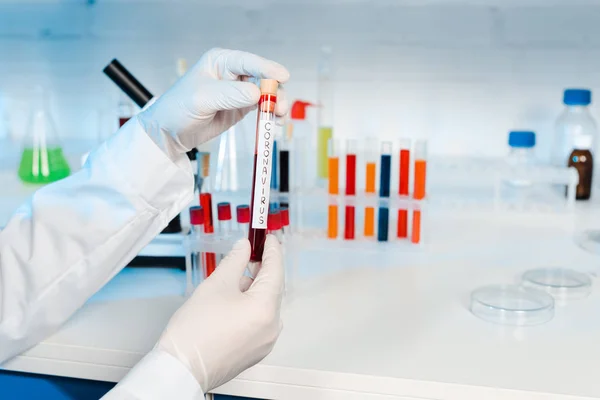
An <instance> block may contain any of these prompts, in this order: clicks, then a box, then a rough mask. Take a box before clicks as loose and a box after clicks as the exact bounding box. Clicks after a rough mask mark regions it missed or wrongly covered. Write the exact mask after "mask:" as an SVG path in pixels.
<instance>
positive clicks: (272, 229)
mask: <svg viewBox="0 0 600 400" xmlns="http://www.w3.org/2000/svg"><path fill="white" fill-rule="evenodd" d="M281 228H282V224H281V212H280V211H279V209H278V208H274V209H272V210H271V211H269V216H268V218H267V233H268V234H270V235H274V236H275V237H276V238H277V240H278V241H279V243H282V242H283V232H282V231H281Z"/></svg>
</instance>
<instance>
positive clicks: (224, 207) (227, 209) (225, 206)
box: [217, 202, 231, 221]
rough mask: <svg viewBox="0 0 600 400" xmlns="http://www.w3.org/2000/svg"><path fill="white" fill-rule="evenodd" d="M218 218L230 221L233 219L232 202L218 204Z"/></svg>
mask: <svg viewBox="0 0 600 400" xmlns="http://www.w3.org/2000/svg"><path fill="white" fill-rule="evenodd" d="M217 218H218V219H219V221H229V220H230V219H231V204H229V203H227V202H224V203H219V204H217Z"/></svg>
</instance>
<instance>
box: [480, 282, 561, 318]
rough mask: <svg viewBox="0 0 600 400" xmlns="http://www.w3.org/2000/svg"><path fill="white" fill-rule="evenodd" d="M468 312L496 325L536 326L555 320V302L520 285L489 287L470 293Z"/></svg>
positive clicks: (547, 295)
mask: <svg viewBox="0 0 600 400" xmlns="http://www.w3.org/2000/svg"><path fill="white" fill-rule="evenodd" d="M470 310H471V312H472V313H473V315H475V316H477V317H478V318H481V319H483V320H486V321H489V322H493V323H496V324H502V325H517V326H524V325H538V324H543V323H545V322H548V321H550V320H551V319H552V318H553V317H554V298H553V297H552V296H550V295H549V294H547V293H544V292H542V291H540V290H531V289H527V288H525V287H522V286H520V285H491V286H485V287H482V288H478V289H476V290H474V291H473V292H472V293H471V304H470Z"/></svg>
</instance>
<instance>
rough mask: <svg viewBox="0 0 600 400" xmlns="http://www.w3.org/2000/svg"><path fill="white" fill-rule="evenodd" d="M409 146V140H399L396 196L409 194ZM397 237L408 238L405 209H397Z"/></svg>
mask: <svg viewBox="0 0 600 400" xmlns="http://www.w3.org/2000/svg"><path fill="white" fill-rule="evenodd" d="M410 146H411V140H410V139H408V138H404V139H400V165H399V171H398V172H399V173H398V176H399V182H398V194H399V195H400V196H408V194H409V180H410ZM397 236H398V238H399V239H404V238H407V237H408V210H407V209H406V208H404V209H403V208H400V209H398V230H397Z"/></svg>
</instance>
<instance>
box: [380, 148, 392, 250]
mask: <svg viewBox="0 0 600 400" xmlns="http://www.w3.org/2000/svg"><path fill="white" fill-rule="evenodd" d="M392 148H393V146H392V142H382V143H381V163H380V164H381V168H380V171H381V172H380V175H379V197H380V205H379V210H378V213H379V215H378V217H377V240H378V241H379V242H387V240H388V231H389V219H390V209H389V205H388V203H387V200H382V199H389V197H390V185H391V174H392Z"/></svg>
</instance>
